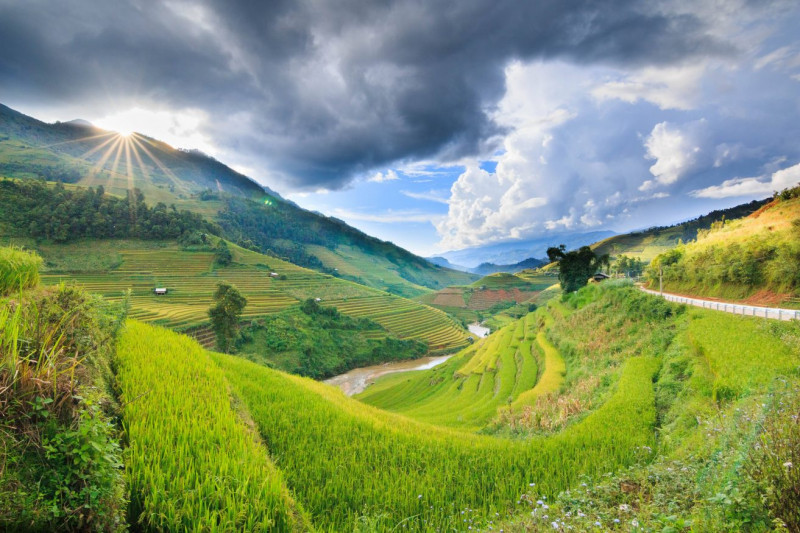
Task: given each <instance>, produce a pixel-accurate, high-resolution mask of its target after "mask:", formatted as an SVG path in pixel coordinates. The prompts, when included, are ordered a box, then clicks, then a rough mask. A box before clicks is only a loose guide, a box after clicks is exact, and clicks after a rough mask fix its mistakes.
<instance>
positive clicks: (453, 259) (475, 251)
mask: <svg viewBox="0 0 800 533" xmlns="http://www.w3.org/2000/svg"><path fill="white" fill-rule="evenodd" d="M613 235H616V234H615V233H614V232H613V231H591V232H586V233H561V234H549V235H543V236H541V237H537V238H535V239H527V240H515V241H505V242H500V243H495V244H486V245H483V246H474V247H471V248H465V249H463V250H455V251H451V252H445V253H443V254H439V256H438V257H437V258H431V260H432V261H441V259H445V260H447V261H448V263H449V265H450V266H449V268H459V267H458V266H457V265H463V266H462V267H461V268H463V269H465V270H466V271H469V272H472V271H473V269H477V268H479V267H480V266H482V264H484V263H488V265H487V266H486V267H485V268H488V269H491V268H493V267H494V266H495V265H502V268H507V267H511V266H514V265H517V264H518V263H521V262H523V261H525V260H529V259H532V258H545V257H547V249H548V248H549V247H551V246H558V245H559V244H564V245H566V247H567V249H568V250H572V249H574V248H579V247H581V246H588V245H590V244H593V243H595V242H597V241H600V240H603V239H607V238H608V237H611V236H613ZM438 264H443V263H441V262H439V263H438ZM444 266H447V265H446V264H445V265H444ZM498 268H500V267H499V266H498ZM525 268H527V267H525ZM520 270H521V269H520ZM502 271H503V270H494V271H493V272H502ZM480 273H481V274H484V275H485V274H488V273H491V272H488V271H486V272H480Z"/></svg>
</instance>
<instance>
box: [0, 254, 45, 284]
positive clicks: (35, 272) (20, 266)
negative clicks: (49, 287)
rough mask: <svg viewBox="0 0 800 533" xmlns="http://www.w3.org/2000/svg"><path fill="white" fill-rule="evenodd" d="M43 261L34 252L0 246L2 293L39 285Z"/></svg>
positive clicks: (0, 282)
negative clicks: (40, 266) (40, 268)
mask: <svg viewBox="0 0 800 533" xmlns="http://www.w3.org/2000/svg"><path fill="white" fill-rule="evenodd" d="M41 263H42V258H41V257H39V256H38V255H37V254H36V253H34V252H30V251H27V250H22V249H19V248H6V247H0V295H4V294H8V293H11V292H14V291H22V290H23V289H28V288H30V287H35V286H36V285H38V284H39V265H41Z"/></svg>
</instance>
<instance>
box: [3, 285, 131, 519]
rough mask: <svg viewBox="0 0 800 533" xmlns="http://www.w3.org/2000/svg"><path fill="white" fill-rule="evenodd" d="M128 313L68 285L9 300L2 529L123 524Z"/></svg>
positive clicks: (5, 309)
mask: <svg viewBox="0 0 800 533" xmlns="http://www.w3.org/2000/svg"><path fill="white" fill-rule="evenodd" d="M121 315H122V313H119V311H118V312H117V313H116V314H115V313H113V312H111V311H110V310H109V309H104V304H103V303H102V302H100V301H99V300H97V299H95V298H93V297H90V296H88V295H86V294H85V293H84V292H83V291H81V290H80V289H77V288H74V287H69V286H61V287H58V288H57V289H55V290H52V289H51V290H47V291H41V292H39V293H36V294H24V295H23V299H22V300H21V301H18V302H8V303H6V304H5V305H4V306H2V307H0V331H2V334H0V420H2V426H3V427H2V431H0V449H2V451H3V452H4V453H3V455H4V457H3V459H4V464H3V465H2V467H0V470H1V471H2V474H3V475H2V477H0V530H13V531H54V530H59V531H116V530H120V529H124V514H125V507H126V499H125V497H126V496H125V490H124V480H123V475H122V470H121V466H122V465H121V451H120V447H119V445H118V443H117V440H116V437H117V435H116V430H115V428H114V426H113V425H112V424H111V423H110V419H111V414H112V413H111V411H112V410H113V399H112V397H111V396H110V395H109V394H108V392H107V391H108V390H110V389H111V384H110V382H109V379H110V370H109V364H110V363H109V361H110V356H111V352H112V346H113V336H114V334H115V332H116V331H117V326H118V325H119V323H120V320H121V319H122V316H121ZM101 407H106V408H107V409H108V411H109V412H108V413H106V412H104V411H103V410H102V409H101Z"/></svg>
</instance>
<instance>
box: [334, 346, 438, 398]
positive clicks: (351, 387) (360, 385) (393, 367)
mask: <svg viewBox="0 0 800 533" xmlns="http://www.w3.org/2000/svg"><path fill="white" fill-rule="evenodd" d="M452 356H453V355H452V354H451V355H439V356H436V357H421V358H419V359H413V360H411V361H398V362H396V363H383V364H381V365H373V366H365V367H362V368H354V369H353V370H351V371H350V372H346V373H344V374H339V375H338V376H333V377H332V378H330V379H326V380H325V383H327V384H328V385H333V386H335V387H339V388H340V389H341V390H342V392H344V393H345V394H346V395H347V396H353V395H354V394H358V393H359V392H363V391H364V389H366V388H367V387H368V386H370V385H372V384H373V383H374V382H375V380H376V379H378V378H379V377H381V376H385V375H386V374H394V373H395V372H409V371H411V370H427V369H429V368H433V367H435V366H438V365H440V364H442V363H444V362H445V361H447V360H448V359H450V358H451V357H452Z"/></svg>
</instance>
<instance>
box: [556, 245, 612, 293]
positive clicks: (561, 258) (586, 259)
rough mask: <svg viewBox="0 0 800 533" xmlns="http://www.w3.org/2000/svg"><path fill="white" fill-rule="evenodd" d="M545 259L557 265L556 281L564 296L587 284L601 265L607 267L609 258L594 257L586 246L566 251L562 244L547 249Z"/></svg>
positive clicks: (604, 256)
mask: <svg viewBox="0 0 800 533" xmlns="http://www.w3.org/2000/svg"><path fill="white" fill-rule="evenodd" d="M547 257H548V258H549V259H550V261H551V262H557V263H558V280H559V281H560V282H561V288H562V290H563V291H564V293H565V294H568V293H570V292H575V291H577V290H578V289H580V288H581V287H583V286H584V285H586V283H587V282H588V280H589V278H590V277H591V276H593V275H594V274H595V273H596V272H597V271H598V269H599V268H600V267H601V266H602V265H608V262H609V256H608V255H607V254H606V255H602V256H596V255H595V253H594V252H593V251H592V249H591V248H589V247H588V246H581V247H580V248H579V249H577V250H572V251H570V252H567V251H566V246H564V245H563V244H562V245H561V246H559V247H550V248H548V249H547Z"/></svg>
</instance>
